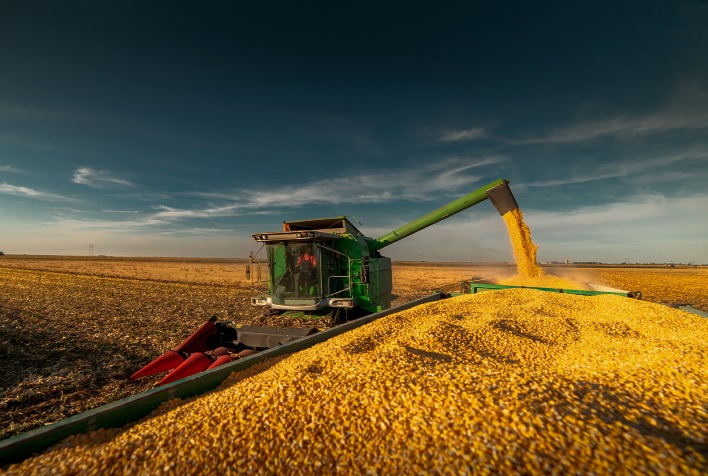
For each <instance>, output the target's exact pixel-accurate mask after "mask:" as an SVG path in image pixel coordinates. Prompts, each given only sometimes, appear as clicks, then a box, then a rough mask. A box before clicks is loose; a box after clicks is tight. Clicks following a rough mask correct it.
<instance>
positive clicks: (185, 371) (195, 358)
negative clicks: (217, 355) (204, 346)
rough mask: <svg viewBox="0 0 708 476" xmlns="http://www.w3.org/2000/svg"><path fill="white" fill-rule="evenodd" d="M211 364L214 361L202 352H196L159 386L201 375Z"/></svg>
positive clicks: (161, 381) (160, 382)
mask: <svg viewBox="0 0 708 476" xmlns="http://www.w3.org/2000/svg"><path fill="white" fill-rule="evenodd" d="M211 363H212V359H210V358H209V356H207V355H205V354H202V353H201V352H195V353H194V354H192V355H190V356H189V357H188V358H187V360H185V361H184V362H182V363H181V364H180V365H179V367H177V368H176V369H174V370H173V371H172V372H170V373H169V374H167V375H166V376H165V378H163V379H162V380H160V381H159V382H157V385H158V386H159V385H165V384H166V383H170V382H174V381H175V380H179V379H181V378H185V377H189V376H190V375H194V374H196V373H199V372H201V371H202V370H206V369H208V368H209V366H210V365H211Z"/></svg>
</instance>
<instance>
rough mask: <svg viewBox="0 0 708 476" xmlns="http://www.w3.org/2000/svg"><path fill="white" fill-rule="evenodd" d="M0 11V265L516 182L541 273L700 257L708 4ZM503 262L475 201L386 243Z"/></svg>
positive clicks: (207, 237) (363, 217)
mask: <svg viewBox="0 0 708 476" xmlns="http://www.w3.org/2000/svg"><path fill="white" fill-rule="evenodd" d="M380 3H381V2H348V3H343V2H249V3H248V4H247V5H242V4H241V3H239V2H212V3H208V2H199V3H198V2H115V3H110V4H108V3H105V2H15V3H11V2H2V3H0V218H1V220H2V222H1V224H0V250H2V251H4V252H6V253H19V254H22V253H26V254H74V255H85V254H88V253H89V245H93V252H94V254H106V255H119V256H121V255H122V256H124V255H135V256H199V257H245V256H247V254H248V252H249V251H251V250H257V247H256V246H255V244H254V243H253V242H252V240H251V235H252V234H253V233H257V232H263V231H273V230H278V229H280V227H281V223H282V221H283V220H288V219H306V218H318V217H327V216H338V215H349V216H353V217H356V219H352V220H355V221H356V222H357V223H360V227H361V229H362V231H364V232H365V233H366V234H367V235H369V236H371V237H378V236H380V235H382V234H384V233H386V232H388V231H390V230H392V229H394V228H396V227H398V226H400V225H402V224H404V223H405V222H407V221H409V220H412V219H414V218H417V217H418V216H420V215H423V214H425V213H427V212H428V211H430V210H432V209H434V208H437V207H438V206H440V205H443V204H445V203H447V202H449V201H451V200H453V199H455V198H457V197H459V196H461V195H464V194H466V193H468V192H470V191H472V190H475V189H476V188H478V187H480V186H482V185H484V184H486V183H488V182H491V181H493V180H495V179H497V178H506V179H508V180H510V182H511V188H512V190H513V192H514V194H515V195H516V198H517V201H518V202H519V204H520V206H521V208H522V210H523V211H524V214H525V216H526V220H527V223H528V224H529V226H530V227H531V231H532V234H533V237H534V240H535V241H536V242H537V244H538V245H539V259H540V260H543V261H548V260H565V259H569V260H571V261H604V262H622V261H631V262H669V261H674V262H696V263H708V219H707V212H708V187H707V185H706V184H708V61H706V58H708V28H706V27H705V26H706V25H708V6H707V5H706V4H705V3H704V2H698V1H674V2H668V1H667V2H640V3H638V2H622V1H614V2H582V3H580V2H558V3H555V2H485V3H480V2H430V3H424V4H423V3H421V4H417V3H404V4H399V5H388V6H382V5H381V4H380ZM385 254H386V255H388V256H391V257H392V258H394V259H398V260H402V259H411V260H428V261H437V260H462V261H489V260H491V261H500V260H501V261H506V260H511V259H512V258H511V249H510V245H509V242H508V237H507V235H506V231H505V228H504V224H503V221H502V220H501V218H500V217H499V216H498V214H496V211H495V210H494V208H493V207H492V206H491V204H490V203H489V202H484V203H481V204H479V205H477V206H475V207H473V208H471V209H469V210H467V211H465V212H462V213H460V214H458V215H456V216H455V217H453V218H450V219H448V220H445V221H443V222H441V223H439V224H437V225H435V226H434V227H431V228H429V229H426V230H424V231H422V232H420V233H418V234H416V235H414V236H412V237H410V238H407V239H406V240H403V241H401V242H400V243H397V244H395V245H393V246H391V247H390V248H386V249H385Z"/></svg>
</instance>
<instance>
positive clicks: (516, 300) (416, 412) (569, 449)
mask: <svg viewBox="0 0 708 476" xmlns="http://www.w3.org/2000/svg"><path fill="white" fill-rule="evenodd" d="M707 343H708V320H705V319H702V318H700V317H697V316H693V315H691V314H688V313H684V312H682V311H679V310H675V309H671V308H669V307H664V306H661V305H657V304H652V303H647V302H642V301H637V300H633V299H629V298H625V297H620V296H614V295H602V296H593V297H587V296H576V295H570V294H556V293H546V292H542V291H535V290H530V289H508V290H502V291H488V292H484V293H480V294H475V295H466V296H460V297H456V298H450V299H446V300H442V301H439V302H435V303H430V304H427V305H422V306H419V307H416V308H413V309H410V310H407V311H402V312H399V313H396V314H392V315H389V316H387V317H384V318H381V319H379V320H377V321H374V322H372V323H370V324H367V325H365V326H363V327H360V328H358V329H355V330H353V331H350V332H347V333H345V334H342V335H340V336H337V337H335V338H332V339H330V340H328V341H326V342H324V343H321V344H318V345H316V346H314V347H311V348H309V349H306V350H303V351H301V352H298V353H296V354H292V355H290V356H288V357H285V358H281V359H277V360H274V361H266V362H263V363H261V364H258V365H257V366H255V367H253V368H251V369H248V370H247V371H244V372H240V373H237V374H233V375H232V376H231V377H229V379H227V380H226V381H225V382H224V383H223V384H222V386H221V387H220V388H219V389H217V390H215V391H213V392H211V393H209V394H207V395H204V396H201V397H199V398H195V399H192V400H188V401H179V400H172V401H169V402H166V403H165V404H163V405H162V406H161V407H160V408H159V409H158V410H157V411H156V412H155V413H154V414H153V415H151V416H149V417H147V418H145V419H143V420H141V421H139V422H137V423H135V424H133V425H129V426H127V427H126V428H124V429H121V430H103V431H99V432H94V433H89V434H84V435H77V436H73V437H69V438H67V439H66V440H65V441H64V442H62V443H60V444H59V445H57V446H55V447H54V448H53V449H50V450H48V451H47V452H45V453H44V454H42V455H39V456H37V457H35V458H31V459H29V460H27V461H25V462H23V463H21V464H18V465H14V466H11V467H10V468H8V473H9V474H25V475H26V474H40V473H43V472H55V473H60V474H62V473H63V474H76V473H81V474H161V473H171V474H192V473H201V474H212V473H213V474H217V473H219V474H221V473H226V474H232V473H233V474H235V473H266V474H291V473H299V474H307V473H319V474H331V473H340V474H341V473H345V474H350V473H356V474H360V473H373V474H413V473H425V474H429V473H447V474H460V473H481V474H485V473H495V474H499V473H529V474H548V473H556V474H569V473H584V474H607V473H619V474H644V473H655V474H706V472H708V463H707V462H706V448H707V447H708V446H707V442H706V435H707V434H708V414H707V412H706V402H707V401H708V344H707Z"/></svg>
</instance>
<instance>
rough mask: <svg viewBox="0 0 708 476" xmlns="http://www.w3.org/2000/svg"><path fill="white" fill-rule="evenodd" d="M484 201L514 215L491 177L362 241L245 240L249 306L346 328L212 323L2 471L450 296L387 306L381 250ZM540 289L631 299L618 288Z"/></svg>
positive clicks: (2, 458)
mask: <svg viewBox="0 0 708 476" xmlns="http://www.w3.org/2000/svg"><path fill="white" fill-rule="evenodd" d="M486 199H489V200H490V201H491V202H492V204H493V205H494V207H495V208H496V209H497V211H498V212H499V214H500V215H502V216H504V214H506V213H507V212H509V211H512V210H515V209H517V208H518V204H517V202H516V199H515V198H514V196H513V194H512V193H511V190H510V189H509V186H508V181H506V180H504V179H499V180H496V181H494V182H492V183H490V184H488V185H485V186H484V187H481V188H479V189H477V190H475V191H474V192H472V193H469V194H468V195H465V196H463V197H461V198H458V199H457V200H454V201H452V202H450V203H448V204H447V205H444V206H442V207H440V208H438V209H437V210H434V211H432V212H430V213H428V214H427V215H424V216H422V217H420V218H418V219H417V220H413V221H412V222H410V223H408V224H406V225H404V226H402V227H400V228H398V229H396V230H394V231H391V232H390V233H387V234H385V235H383V236H381V237H379V238H376V239H373V238H369V237H366V236H364V235H363V234H362V232H361V231H359V230H358V229H357V228H356V227H355V226H354V225H353V224H352V223H351V222H350V221H349V220H348V219H347V218H346V217H343V216H340V217H335V218H324V219H315V220H300V221H291V222H285V223H284V227H283V230H282V231H279V232H266V233H257V234H255V235H253V238H254V240H255V241H256V242H258V243H262V244H263V245H264V246H263V248H262V250H261V251H263V250H265V253H266V255H267V264H268V267H267V269H268V272H267V282H268V293H267V294H265V295H262V296H256V297H253V298H252V299H251V304H252V305H254V306H261V307H263V308H264V309H266V310H268V311H270V312H273V313H284V314H286V315H292V314H294V313H307V314H308V315H310V316H321V317H322V316H335V317H336V319H337V320H339V321H340V322H344V323H342V324H340V325H336V326H334V327H331V328H328V329H325V330H319V329H318V328H309V329H308V328H305V329H299V328H297V329H293V328H290V329H276V328H270V327H250V326H239V325H238V324H237V323H235V322H233V321H229V322H219V321H217V320H216V318H215V317H214V318H212V319H210V320H208V321H207V322H205V323H204V324H203V325H202V326H201V327H200V328H199V329H197V330H196V331H195V332H194V333H193V334H192V335H190V336H189V337H188V338H187V339H186V340H185V341H184V342H182V343H181V344H180V345H179V346H178V347H176V348H175V349H174V350H171V351H168V352H166V353H165V354H163V355H161V356H159V357H158V358H157V359H155V360H154V361H152V362H151V363H149V364H148V365H146V366H145V367H143V368H142V369H140V370H138V371H137V372H136V373H135V374H133V375H132V377H131V378H133V379H137V378H141V377H145V376H149V375H155V374H158V373H162V372H167V371H170V373H169V374H167V375H166V376H165V377H164V378H163V379H162V380H161V381H160V382H159V383H158V385H157V387H156V388H154V389H152V390H148V391H146V392H143V393H140V394H137V395H134V396H132V397H128V398H125V399H123V400H120V401H118V402H114V403H111V404H108V405H105V406H103V407H99V408H96V409H94V410H90V411H87V412H85V413H82V414H80V415H76V416H73V417H70V418H67V419H66V420H63V421H60V422H57V423H54V424H51V425H48V426H45V427H43V428H38V429H36V430H32V431H29V432H27V433H24V434H22V435H18V436H15V437H12V438H8V439H7V440H5V441H3V442H2V443H0V464H5V463H9V462H14V461H18V460H21V459H23V458H26V457H28V456H30V455H31V454H33V453H36V452H38V451H41V450H43V449H45V448H47V447H49V446H51V445H52V444H55V443H57V442H59V441H61V440H62V439H63V438H65V437H67V436H69V435H72V434H78V433H84V432H87V431H91V430H95V429H98V428H111V427H118V426H122V425H124V424H126V423H129V422H131V421H134V420H137V419H139V418H141V417H143V416H145V415H147V414H149V413H150V412H152V411H153V410H154V409H155V408H157V407H158V406H159V405H160V403H162V402H164V401H166V400H169V399H173V398H188V397H192V396H195V395H199V394H201V393H204V392H206V391H209V390H211V389H213V388H215V387H217V386H218V385H219V384H220V383H221V382H222V381H223V380H224V379H225V378H226V377H228V376H229V375H230V374H231V373H232V372H237V371H240V370H243V369H245V368H248V367H250V366H252V365H253V364H255V363H258V362H261V361H263V360H265V359H267V358H272V357H275V356H278V355H283V354H289V353H293V352H297V351H299V350H302V349H304V348H308V347H311V346H313V345H315V344H317V343H320V342H323V341H325V340H327V339H329V338H331V337H334V336H336V335H339V334H342V333H344V332H347V331H349V330H351V329H354V328H357V327H360V326H362V325H364V324H367V323H369V322H371V321H373V320H376V319H378V318H380V317H383V316H385V315H388V314H391V313H394V312H399V311H402V310H404V309H408V308H411V307H414V306H417V305H420V304H423V303H426V302H431V301H436V300H440V299H444V298H447V297H449V296H450V294H445V293H434V294H431V295H430V296H427V297H424V298H421V299H418V300H416V301H413V302H410V303H406V304H404V305H402V306H397V307H395V308H391V301H392V299H393V296H392V276H391V260H390V258H387V257H384V256H382V255H381V254H380V250H382V249H383V248H385V247H386V246H389V245H391V244H393V243H396V242H397V241H399V240H401V239H403V238H406V237H408V236H410V235H412V234H413V233H416V232H418V231H420V230H423V229H424V228H427V227H428V226H431V225H433V224H435V223H437V222H439V221H441V220H444V219H446V218H448V217H450V216H452V215H455V214H457V213H459V212H461V211H463V210H465V209H467V208H469V207H471V206H473V205H476V204H478V203H480V202H483V201H484V200H486ZM259 255H260V253H259ZM259 255H257V256H256V257H258V256H259ZM252 258H253V257H252ZM259 266H260V265H259V264H258V263H256V262H254V261H253V259H252V260H251V264H250V266H249V268H248V271H247V272H248V273H250V275H251V276H254V275H255V276H260V275H261V269H260V267H259ZM463 285H464V287H463V292H467V293H469V292H473V293H474V292H479V291H483V290H489V289H503V288H507V287H518V286H500V285H496V284H489V283H480V282H471V283H463ZM537 289H544V288H537ZM545 290H548V291H556V292H558V291H560V292H572V293H575V294H585V295H595V294H605V293H612V294H621V295H624V296H628V297H639V295H637V294H635V293H628V292H626V291H622V290H617V289H599V290H591V291H580V290H562V289H545ZM253 354H255V355H253Z"/></svg>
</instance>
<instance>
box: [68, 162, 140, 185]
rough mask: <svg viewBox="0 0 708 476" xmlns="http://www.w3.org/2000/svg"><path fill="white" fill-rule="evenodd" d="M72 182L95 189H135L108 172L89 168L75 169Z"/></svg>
mask: <svg viewBox="0 0 708 476" xmlns="http://www.w3.org/2000/svg"><path fill="white" fill-rule="evenodd" d="M72 182H74V183H78V184H81V185H86V186H88V187H91V188H97V189H104V188H112V187H115V186H122V187H135V185H134V184H133V183H132V182H130V181H128V180H125V179H122V178H120V177H117V176H115V175H113V174H112V173H111V172H109V171H106V170H94V169H92V168H90V167H79V168H78V169H76V171H75V172H74V177H73V178H72Z"/></svg>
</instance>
